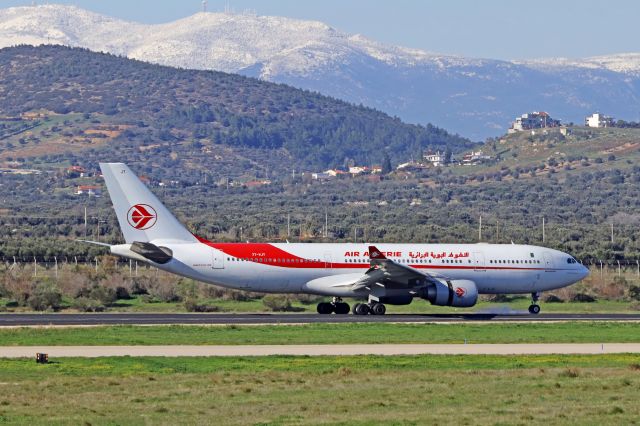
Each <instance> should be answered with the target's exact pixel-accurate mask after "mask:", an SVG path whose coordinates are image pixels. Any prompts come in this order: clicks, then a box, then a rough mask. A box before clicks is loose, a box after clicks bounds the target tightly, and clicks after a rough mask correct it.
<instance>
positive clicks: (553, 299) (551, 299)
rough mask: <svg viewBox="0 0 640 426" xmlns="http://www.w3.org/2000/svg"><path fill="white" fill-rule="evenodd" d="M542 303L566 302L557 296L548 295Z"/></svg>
mask: <svg viewBox="0 0 640 426" xmlns="http://www.w3.org/2000/svg"><path fill="white" fill-rule="evenodd" d="M542 301H543V302H547V303H564V300H563V299H562V298H560V297H558V296H556V295H555V294H548V295H546V296H545V297H543V298H542Z"/></svg>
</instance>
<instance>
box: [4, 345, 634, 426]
mask: <svg viewBox="0 0 640 426" xmlns="http://www.w3.org/2000/svg"><path fill="white" fill-rule="evenodd" d="M54 361H55V362H54V363H53V364H49V365H36V364H35V363H34V362H33V361H32V360H0V371H2V373H3V374H2V383H1V384H0V388H1V389H3V392H2V396H0V419H2V421H4V422H9V423H18V424H51V423H63V424H78V423H85V422H87V423H91V424H148V423H165V424H168V423H176V422H179V423H188V424H197V423H208V422H211V420H212V419H216V422H217V423H220V424H283V423H286V424H291V423H294V424H318V423H332V424H336V423H337V424H345V423H347V424H371V423H376V424H435V423H437V424H497V423H498V424H516V423H517V424H520V423H523V424H550V423H551V424H633V423H634V422H636V421H637V419H638V418H639V417H640V406H639V405H638V404H637V399H638V396H639V395H640V365H639V364H638V359H637V356H634V355H604V356H556V355H545V356H517V357H514V356H406V357H374V356H358V357H263V358H127V357H124V358H98V359H73V358H65V359H61V360H54ZM123 407H126V409H123Z"/></svg>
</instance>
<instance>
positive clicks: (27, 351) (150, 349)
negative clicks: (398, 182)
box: [0, 343, 640, 359]
mask: <svg viewBox="0 0 640 426" xmlns="http://www.w3.org/2000/svg"><path fill="white" fill-rule="evenodd" d="M37 352H40V353H46V354H48V355H49V359H52V358H60V357H83V358H96V357H105V356H166V357H176V356H200V357H205V356H234V357H235V356H269V355H295V356H327V355H329V356H335V355H422V354H439V355H444V354H447V355H524V354H613V353H640V343H604V344H602V343H548V344H535V343H533V344H530V343H515V344H468V345H463V344H406V345H402V344H400V345H399V344H393V345H387V344H375V345H366V344H364V345H238V346H232V345H226V346H223V345H211V346H208V345H206V346H205V345H203V346H193V345H184V346H183V345H173V346H172V345H156V346H7V347H0V358H30V357H34V356H35V354H36V353H37Z"/></svg>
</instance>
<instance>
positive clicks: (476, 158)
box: [462, 151, 491, 166]
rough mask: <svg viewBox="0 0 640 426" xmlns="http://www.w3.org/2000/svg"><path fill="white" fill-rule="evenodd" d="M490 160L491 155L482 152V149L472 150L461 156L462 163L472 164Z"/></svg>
mask: <svg viewBox="0 0 640 426" xmlns="http://www.w3.org/2000/svg"><path fill="white" fill-rule="evenodd" d="M489 160H491V156H489V155H486V154H484V153H483V152H482V151H472V152H469V153H467V154H464V155H463V156H462V164H463V165H465V166H472V165H476V164H480V163H483V162H485V161H489Z"/></svg>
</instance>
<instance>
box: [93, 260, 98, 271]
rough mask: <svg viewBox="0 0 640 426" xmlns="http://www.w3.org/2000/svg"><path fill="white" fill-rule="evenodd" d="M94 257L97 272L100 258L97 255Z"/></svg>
mask: <svg viewBox="0 0 640 426" xmlns="http://www.w3.org/2000/svg"><path fill="white" fill-rule="evenodd" d="M94 259H95V260H96V272H98V258H97V257H95V258H94Z"/></svg>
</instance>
